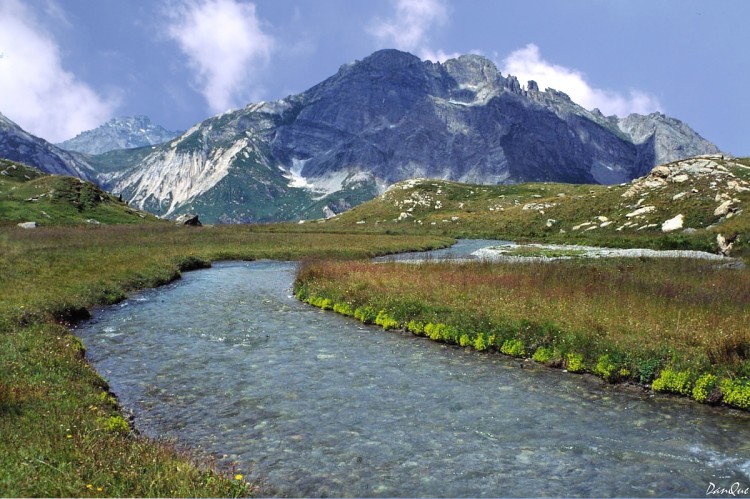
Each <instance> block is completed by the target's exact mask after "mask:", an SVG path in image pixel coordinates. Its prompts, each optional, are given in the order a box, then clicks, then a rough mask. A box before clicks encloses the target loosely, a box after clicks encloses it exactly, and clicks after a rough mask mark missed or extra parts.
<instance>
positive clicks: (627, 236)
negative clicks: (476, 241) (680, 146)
mask: <svg viewBox="0 0 750 499" xmlns="http://www.w3.org/2000/svg"><path fill="white" fill-rule="evenodd" d="M748 164H750V160H747V159H742V160H728V159H722V158H721V157H702V158H691V159H688V160H683V161H678V162H674V163H670V164H668V165H663V166H660V167H657V168H655V169H654V170H653V171H652V172H651V173H650V174H649V175H647V176H645V177H642V178H640V179H636V180H634V181H632V182H630V183H627V184H620V185H615V186H602V185H573V184H557V183H526V184H517V185H497V186H488V185H469V184H460V183H456V182H448V181H443V180H428V179H416V180H407V181H404V182H401V183H398V184H395V185H393V186H391V187H390V188H389V189H388V190H387V191H386V192H385V193H384V194H383V195H382V196H380V197H378V198H377V199H374V200H372V201H370V202H367V203H364V204H362V205H360V206H357V207H356V208H354V209H352V210H350V211H347V212H345V213H343V214H341V215H338V216H336V217H335V218H332V219H329V220H327V221H325V222H321V221H318V223H315V224H314V226H315V227H316V228H317V229H321V230H336V231H349V230H357V231H365V232H389V233H414V232H418V233H428V234H436V235H438V234H439V235H449V236H453V237H485V238H501V239H503V238H504V239H514V240H534V241H548V242H575V243H587V244H595V245H609V246H621V247H627V246H646V247H656V248H663V249H677V248H685V249H687V248H691V249H703V250H708V251H716V250H718V244H717V236H718V235H719V234H721V235H722V236H723V237H724V238H725V239H728V240H730V241H731V240H735V244H734V247H733V248H732V250H733V253H734V254H738V252H739V253H742V252H746V251H747V248H748V246H747V235H748V234H750V215H748V213H746V212H745V211H744V209H743V208H744V206H745V205H747V204H748V203H750V182H749V181H750V167H749V166H748ZM680 215H681V217H680ZM668 221H671V224H670V223H666V222H668ZM665 223H666V224H665ZM307 225H308V227H306V228H305V229H304V230H309V222H308V224H307ZM303 226H304V225H303ZM303 226H300V227H303Z"/></svg>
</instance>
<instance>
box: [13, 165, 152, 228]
mask: <svg viewBox="0 0 750 499" xmlns="http://www.w3.org/2000/svg"><path fill="white" fill-rule="evenodd" d="M0 171H4V172H6V174H5V175H0V213H1V214H2V218H1V219H0V227H2V226H8V225H16V224H18V223H21V222H36V223H37V224H38V225H39V226H59V225H80V224H87V223H88V224H132V223H145V222H152V223H153V222H159V220H158V219H157V218H156V217H155V216H153V215H151V214H149V213H146V212H142V211H138V210H134V209H132V208H130V207H129V206H128V205H126V204H125V203H123V202H122V201H120V200H119V199H118V198H116V197H115V196H112V195H111V194H109V193H107V192H104V191H103V190H101V189H100V188H99V187H97V186H95V185H94V184H92V183H90V182H84V181H82V180H79V179H77V178H73V177H64V176H59V175H47V174H44V173H41V172H40V171H38V170H36V169H34V168H31V167H28V166H24V165H22V164H20V163H13V162H11V161H7V160H0ZM161 223H165V222H161Z"/></svg>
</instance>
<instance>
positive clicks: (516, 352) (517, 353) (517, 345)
mask: <svg viewBox="0 0 750 499" xmlns="http://www.w3.org/2000/svg"><path fill="white" fill-rule="evenodd" d="M500 351H501V352H502V353H504V354H505V355H510V356H511V357H524V356H525V355H526V348H525V347H524V346H523V342H522V341H521V340H515V339H514V340H505V341H504V342H503V346H501V347H500Z"/></svg>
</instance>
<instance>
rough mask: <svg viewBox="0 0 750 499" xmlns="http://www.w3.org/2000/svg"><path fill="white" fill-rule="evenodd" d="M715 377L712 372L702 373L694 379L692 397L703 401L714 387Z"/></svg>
mask: <svg viewBox="0 0 750 499" xmlns="http://www.w3.org/2000/svg"><path fill="white" fill-rule="evenodd" d="M716 382H717V378H716V376H714V375H713V374H708V373H707V374H704V375H703V376H700V377H699V378H698V379H697V380H695V386H694V387H693V398H694V399H695V400H697V401H698V402H705V401H706V400H707V399H708V396H709V395H711V392H712V391H714V389H715V388H716Z"/></svg>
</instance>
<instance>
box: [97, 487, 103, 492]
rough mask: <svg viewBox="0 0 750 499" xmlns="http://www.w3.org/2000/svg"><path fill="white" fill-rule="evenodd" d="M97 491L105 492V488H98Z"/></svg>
mask: <svg viewBox="0 0 750 499" xmlns="http://www.w3.org/2000/svg"><path fill="white" fill-rule="evenodd" d="M96 491H97V492H103V491H104V487H97V488H96Z"/></svg>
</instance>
